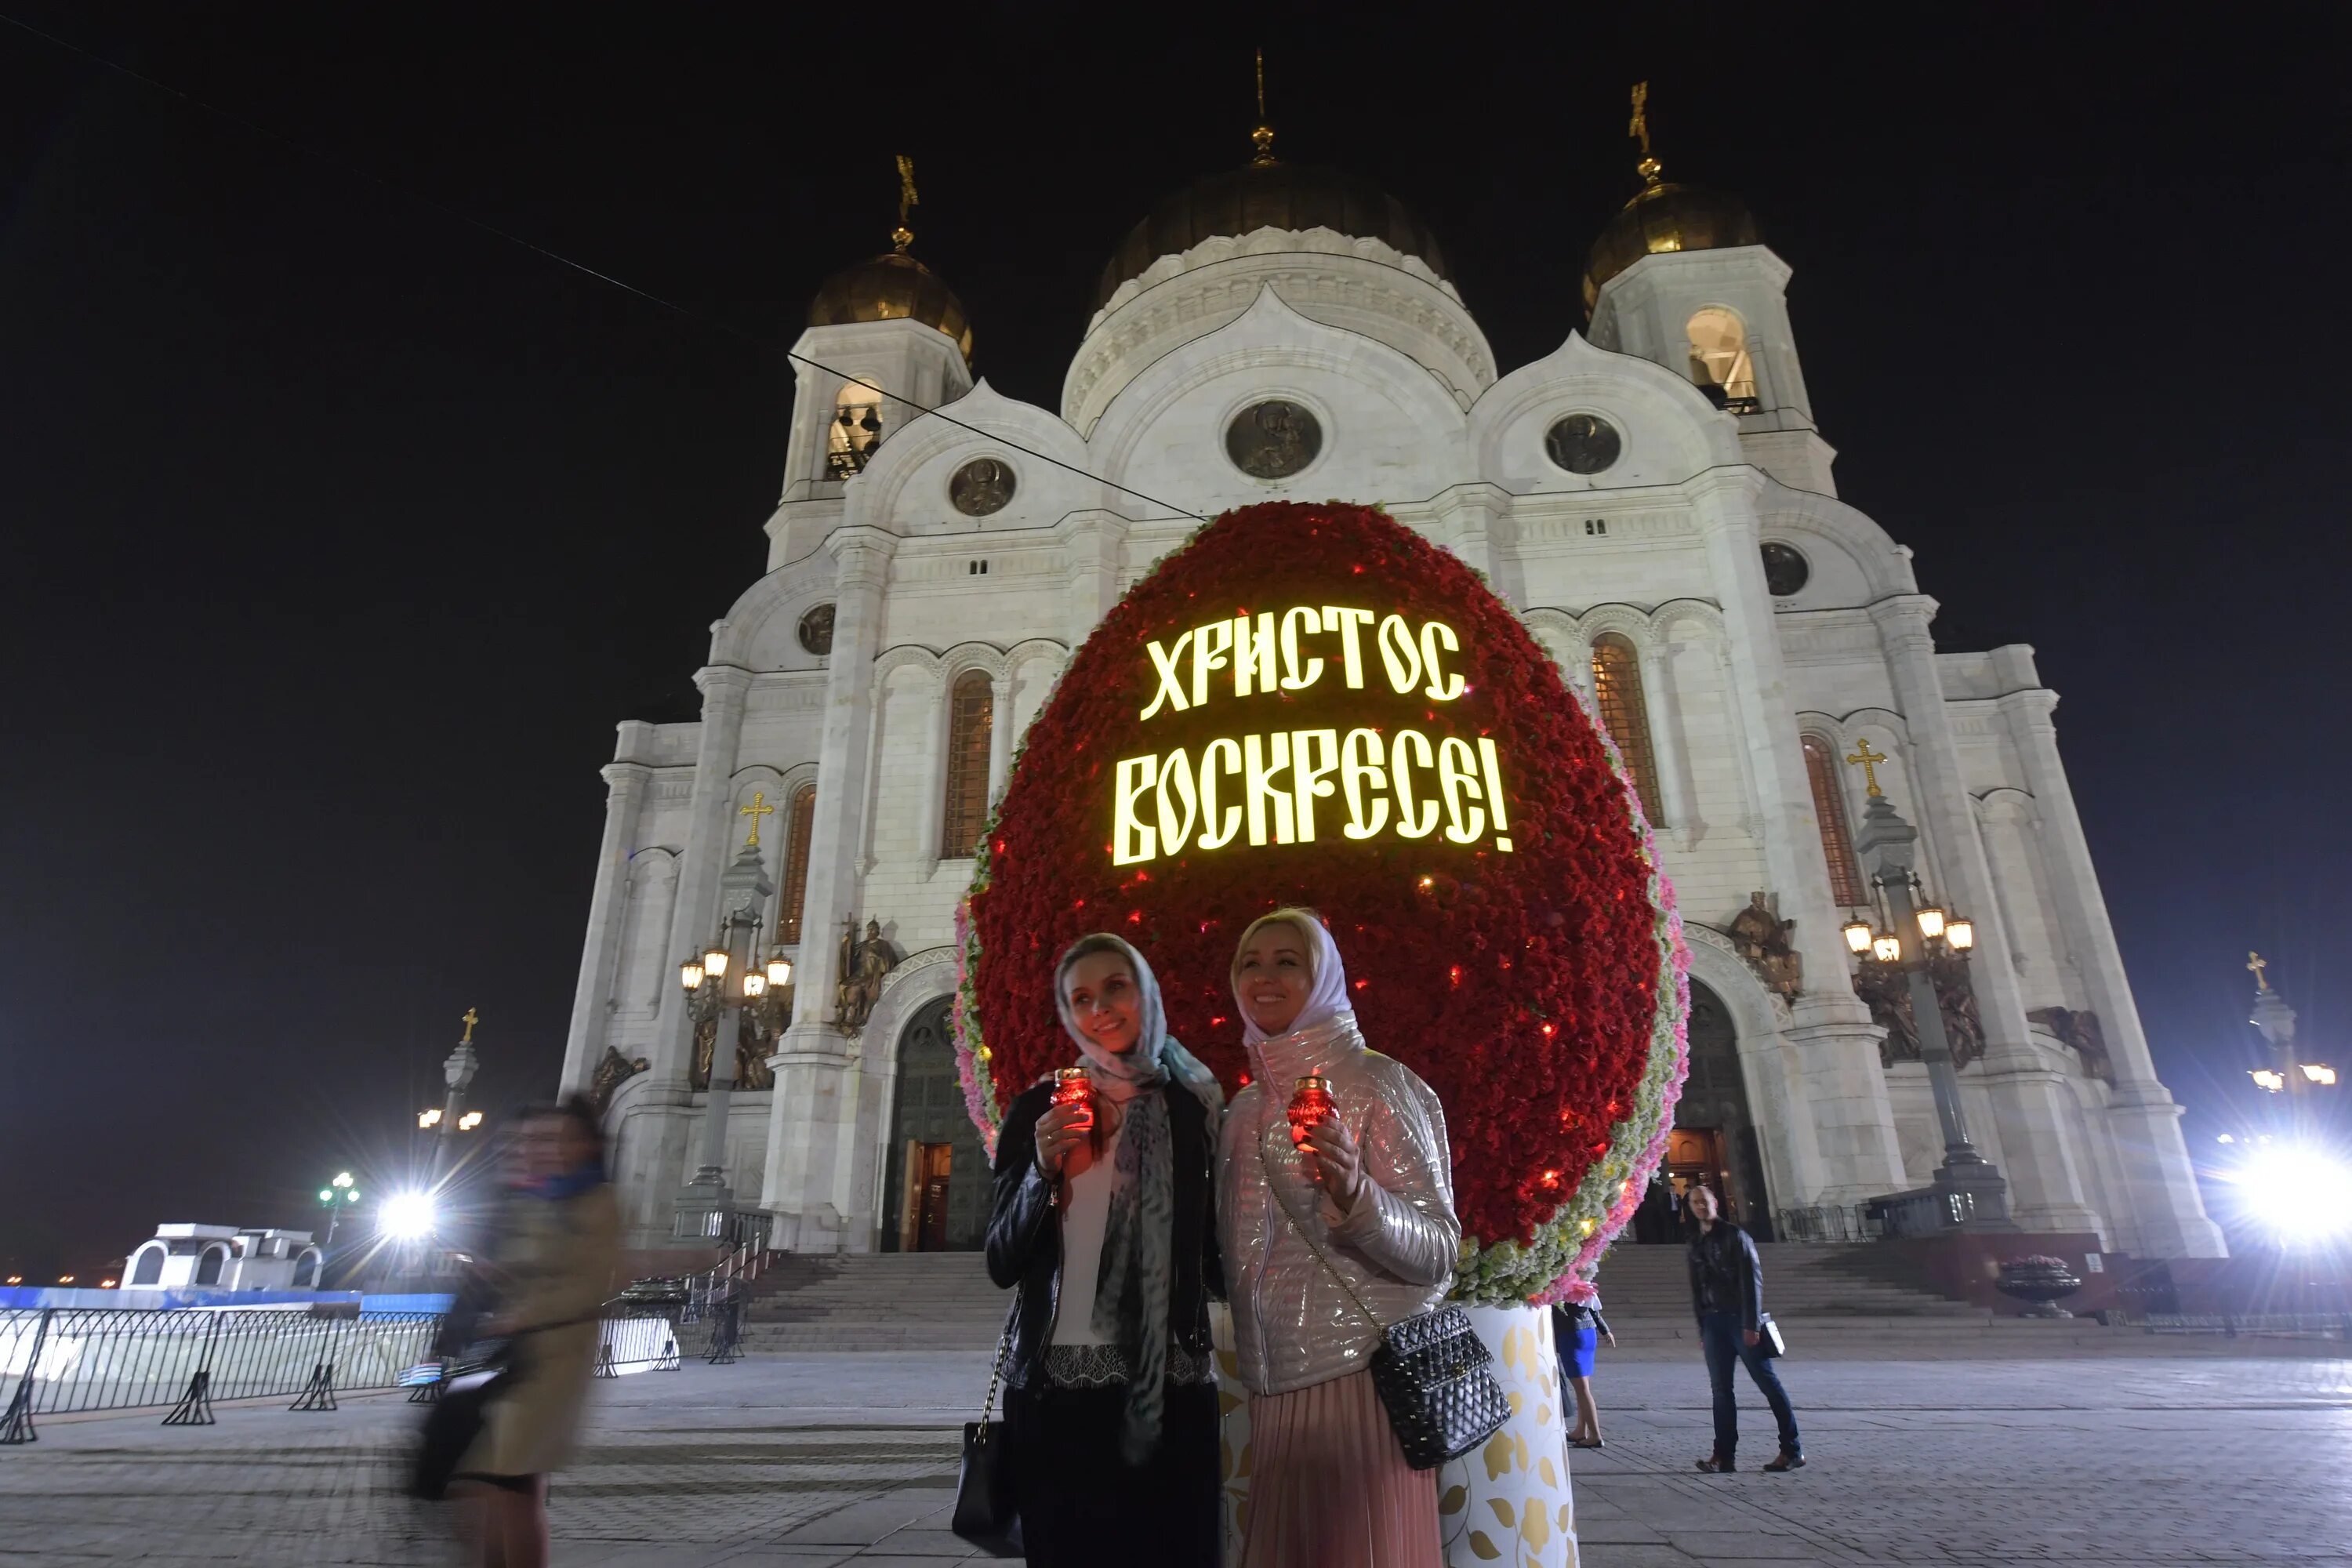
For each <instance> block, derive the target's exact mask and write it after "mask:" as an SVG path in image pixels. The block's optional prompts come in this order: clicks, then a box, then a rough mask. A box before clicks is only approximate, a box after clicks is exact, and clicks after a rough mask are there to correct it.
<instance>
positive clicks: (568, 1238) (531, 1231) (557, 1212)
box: [457, 1183, 621, 1476]
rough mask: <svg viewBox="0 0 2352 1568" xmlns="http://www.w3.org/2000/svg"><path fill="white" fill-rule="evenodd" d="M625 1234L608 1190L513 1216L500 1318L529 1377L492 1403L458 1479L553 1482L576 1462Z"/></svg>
mask: <svg viewBox="0 0 2352 1568" xmlns="http://www.w3.org/2000/svg"><path fill="white" fill-rule="evenodd" d="M620 1230H621V1216H620V1209H619V1207H618V1205H615V1204H614V1200H613V1189H612V1188H611V1187H610V1186H609V1185H606V1184H601V1183H600V1184H597V1185H595V1186H593V1187H591V1188H589V1189H588V1190H587V1191H586V1192H584V1193H581V1194H578V1195H577V1196H574V1197H569V1198H560V1199H556V1200H553V1201H544V1200H541V1199H535V1198H527V1197H526V1198H521V1199H519V1200H517V1201H516V1202H515V1203H514V1204H513V1205H512V1207H511V1208H510V1209H509V1227H508V1230H507V1234H506V1237H505V1239H504V1241H503V1242H502V1244H501V1245H500V1247H499V1256H498V1258H496V1260H495V1265H494V1266H495V1268H496V1271H497V1274H498V1277H499V1283H500V1286H501V1289H500V1291H499V1300H498V1307H497V1311H498V1316H499V1320H500V1321H502V1322H504V1323H505V1324H507V1325H508V1326H509V1330H510V1331H512V1332H513V1334H514V1344H515V1354H516V1365H517V1366H518V1368H519V1369H520V1373H519V1375H512V1376H509V1378H508V1379H506V1380H505V1382H504V1383H503V1384H501V1386H500V1390H499V1393H498V1394H497V1395H496V1396H494V1397H493V1398H491V1399H490V1400H489V1401H488V1403H487V1404H486V1405H484V1406H483V1411H482V1417H483V1418H482V1432H481V1436H478V1437H477V1438H475V1439H474V1445H473V1447H470V1448H468V1449H467V1450H466V1457H465V1458H464V1460H463V1461H462V1462H460V1463H459V1465H458V1466H457V1470H458V1473H459V1474H461V1475H463V1474H469V1473H470V1474H473V1475H484V1476H540V1475H546V1474H548V1473H549V1472H551V1471H553V1470H558V1469H561V1468H563V1465H564V1463H565V1461H566V1460H568V1459H570V1458H571V1457H572V1445H573V1444H574V1442H575V1441H576V1440H577V1439H578V1437H579V1435H580V1416H581V1411H582V1409H583V1406H584V1405H586V1403H587V1399H588V1384H589V1380H590V1379H591V1378H593V1376H594V1375H595V1373H596V1346H597V1342H598V1340H599V1338H600V1336H601V1334H602V1332H603V1323H602V1319H603V1308H604V1302H605V1301H606V1300H607V1299H609V1298H610V1297H611V1295H612V1292H613V1272H614V1268H615V1267H616V1266H617V1264H618V1263H619V1260H620Z"/></svg>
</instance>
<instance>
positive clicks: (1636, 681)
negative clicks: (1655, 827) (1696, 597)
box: [1592, 632, 1660, 822]
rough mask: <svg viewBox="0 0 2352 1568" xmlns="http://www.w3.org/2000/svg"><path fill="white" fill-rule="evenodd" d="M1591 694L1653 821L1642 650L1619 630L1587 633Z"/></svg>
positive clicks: (1652, 763)
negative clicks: (1643, 696)
mask: <svg viewBox="0 0 2352 1568" xmlns="http://www.w3.org/2000/svg"><path fill="white" fill-rule="evenodd" d="M1592 696H1593V701H1594V705H1595V706H1597V707H1598V708H1599V709H1600V710H1601V723H1602V724H1603V725H1605V726H1607V728H1608V731H1609V738H1610V739H1611V740H1612V741H1614V742H1617V752H1618V754H1619V755H1620V756H1622V757H1623V758H1624V759H1625V771H1626V772H1627V773H1631V774H1633V790H1634V793H1635V794H1637V795H1640V796H1641V797H1642V809H1643V811H1644V812H1646V813H1647V814H1648V815H1649V818H1650V820H1651V821H1652V822H1656V821H1658V820H1659V816H1660V813H1659V811H1658V756H1657V752H1656V751H1655V749H1654V748H1653V747H1652V746H1651V744H1650V709H1649V705H1648V704H1647V703H1645V702H1643V700H1642V656H1641V655H1640V654H1638V653H1636V652H1635V651H1634V650H1633V639H1632V638H1631V637H1627V636H1626V635H1625V634H1624V633H1622V632H1602V633H1601V635H1600V636H1599V637H1594V638H1593V639H1592Z"/></svg>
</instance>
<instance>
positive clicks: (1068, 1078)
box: [1050, 1068, 1095, 1105]
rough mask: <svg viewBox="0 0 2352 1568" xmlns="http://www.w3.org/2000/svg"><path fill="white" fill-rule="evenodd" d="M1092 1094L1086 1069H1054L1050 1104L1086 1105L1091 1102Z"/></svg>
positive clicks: (1092, 1090) (1091, 1086) (1091, 1085)
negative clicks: (1052, 1096)
mask: <svg viewBox="0 0 2352 1568" xmlns="http://www.w3.org/2000/svg"><path fill="white" fill-rule="evenodd" d="M1094 1092H1095V1088H1094V1085H1093V1084H1092V1083H1089V1082H1088V1081H1087V1069H1086V1068H1055V1069H1054V1098H1053V1100H1052V1101H1051V1102H1050V1103H1052V1104H1055V1105H1087V1104H1091V1103H1092V1102H1093V1100H1094Z"/></svg>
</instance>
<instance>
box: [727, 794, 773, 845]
mask: <svg viewBox="0 0 2352 1568" xmlns="http://www.w3.org/2000/svg"><path fill="white" fill-rule="evenodd" d="M735 815H736V816H748V817H750V818H751V837H749V838H746V839H745V840H743V847H744V848H746V849H757V848H758V847H760V818H761V817H763V816H775V815H776V808H775V807H774V806H772V805H769V804H768V792H767V791H766V790H763V789H755V790H753V791H752V792H751V805H747V806H745V807H743V809H742V810H740V811H739V812H737V813H736V814H735Z"/></svg>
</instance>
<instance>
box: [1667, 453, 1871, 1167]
mask: <svg viewBox="0 0 2352 1568" xmlns="http://www.w3.org/2000/svg"><path fill="white" fill-rule="evenodd" d="M1762 482H1763V477H1762V476H1761V475H1760V474H1759V473H1757V472H1756V471H1755V470H1754V469H1752V468H1718V469H1714V470H1712V471H1711V472H1710V473H1709V474H1707V475H1706V476H1705V477H1703V478H1702V479H1700V480H1698V481H1697V487H1696V492H1697V493H1696V496H1695V497H1694V504H1695V507H1696V512H1697V519H1698V526H1699V534H1700V537H1701V539H1702V540H1703V541H1704V542H1705V543H1706V552H1707V565H1708V568H1709V574H1710V575H1711V576H1712V577H1713V579H1714V581H1715V583H1716V584H1717V593H1718V594H1719V595H1720V596H1721V602H1722V605H1723V621H1724V635H1725V637H1726V638H1727V642H1728V644H1729V646H1730V647H1731V650H1732V653H1731V657H1730V658H1728V659H1727V661H1726V664H1725V676H1726V679H1727V683H1728V695H1729V698H1730V706H1731V710H1732V713H1733V715H1734V718H1735V720H1736V724H1735V728H1734V733H1735V734H1736V736H1737V737H1738V744H1739V745H1740V746H1741V747H1742V748H1743V749H1744V752H1745V753H1746V763H1747V767H1746V773H1747V776H1748V779H1749V780H1750V781H1751V784H1752V787H1753V788H1754V790H1755V792H1756V798H1755V800H1754V802H1753V803H1752V812H1753V817H1754V820H1755V822H1756V825H1757V831H1758V837H1759V845H1760V847H1761V848H1762V850H1763V855H1764V868H1765V876H1766V879H1767V880H1768V881H1769V884H1770V886H1771V889H1772V890H1773V891H1774V892H1775V893H1777V894H1778V895H1779V897H1780V912H1781V914H1782V915H1783V916H1784V917H1786V918H1788V919H1792V920H1794V921H1796V922H1797V926H1796V930H1795V931H1793V932H1791V933H1790V935H1791V939H1792V945H1793V946H1794V947H1795V948H1796V949H1797V951H1798V952H1800V953H1801V954H1802V955H1803V958H1804V964H1805V971H1804V983H1805V988H1804V991H1803V992H1802V994H1800V995H1799V996H1798V997H1797V998H1796V1000H1795V1001H1794V1003H1793V1004H1792V1005H1790V1014H1791V1016H1792V1020H1793V1021H1792V1024H1791V1026H1790V1030H1789V1037H1790V1040H1791V1041H1792V1042H1793V1043H1794V1044H1795V1046H1796V1047H1797V1056H1798V1059H1799V1061H1800V1062H1801V1064H1802V1071H1803V1074H1804V1085H1803V1096H1802V1098H1803V1101H1804V1103H1805V1106H1806V1108H1807V1109H1808V1110H1810V1112H1811V1116H1812V1118H1813V1126H1814V1131H1815V1139H1816V1142H1817V1143H1818V1146H1819V1148H1820V1150H1821V1154H1822V1165H1823V1167H1824V1169H1825V1171H1826V1172H1827V1173H1828V1174H1829V1177H1830V1184H1829V1185H1828V1186H1827V1187H1826V1188H1824V1189H1823V1190H1822V1191H1821V1192H1817V1193H1807V1194H1788V1196H1787V1197H1786V1198H1785V1199H1784V1201H1785V1202H1786V1203H1787V1204H1788V1205H1789V1206H1791V1207H1794V1206H1796V1205H1799V1204H1801V1203H1807V1204H1811V1203H1855V1202H1859V1201H1860V1200H1862V1199H1864V1198H1870V1197H1876V1196H1878V1195H1880V1194H1885V1193H1891V1192H1895V1191H1898V1190H1900V1189H1901V1188H1902V1187H1903V1186H1904V1184H1905V1182H1904V1175H1903V1155H1902V1151H1901V1149H1900V1147H1899V1146H1898V1145H1897V1143H1896V1142H1895V1111H1894V1108H1893V1106H1892V1105H1891V1104H1889V1102H1888V1100H1887V1098H1886V1076H1885V1072H1884V1070H1883V1069H1881V1068H1880V1067H1879V1065H1878V1042H1879V1038H1880V1037H1881V1036H1882V1035H1883V1034H1884V1033H1885V1031H1884V1030H1882V1029H1880V1028H1879V1026H1877V1025H1875V1024H1874V1023H1872V1022H1871V1021H1870V1009H1869V1008H1868V1007H1867V1006H1865V1005H1864V1004H1863V1002H1862V1000H1861V999H1860V998H1859V997H1857V996H1855V995H1854V994H1853V980H1852V978H1851V973H1850V971H1849V970H1848V968H1847V963H1848V959H1847V954H1846V950H1845V942H1844V940H1843V938H1842V937H1841V936H1840V935H1839V934H1838V928H1839V927H1840V926H1841V925H1842V924H1843V921H1842V920H1841V919H1840V918H1839V915H1838V911H1837V910H1836V907H1835V906H1834V905H1833V904H1832V902H1831V900H1830V886H1829V875H1828V871H1827V868H1826V867H1825V866H1824V865H1823V863H1822V858H1821V855H1820V853H1819V851H1818V849H1817V848H1816V846H1818V845H1819V843H1820V841H1821V827H1820V825H1819V824H1818V823H1816V822H1815V821H1814V819H1813V797H1812V790H1811V786H1810V785H1809V784H1807V783H1806V781H1805V759H1804V752H1803V750H1802V746H1801V740H1800V737H1799V735H1798V732H1797V715H1796V705H1795V703H1794V701H1793V700H1791V699H1790V694H1789V688H1788V678H1787V674H1786V672H1785V670H1784V668H1783V666H1782V664H1781V660H1780V633H1779V630H1778V628H1777V627H1776V626H1774V625H1773V619H1772V596H1771V594H1770V593H1769V591H1768V590H1767V589H1766V588H1765V586H1764V561H1763V557H1762V555H1761V553H1760V544H1759V536H1758V529H1757V514H1756V504H1755V493H1754V492H1755V489H1756V487H1758V486H1759V485H1760V484H1762Z"/></svg>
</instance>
